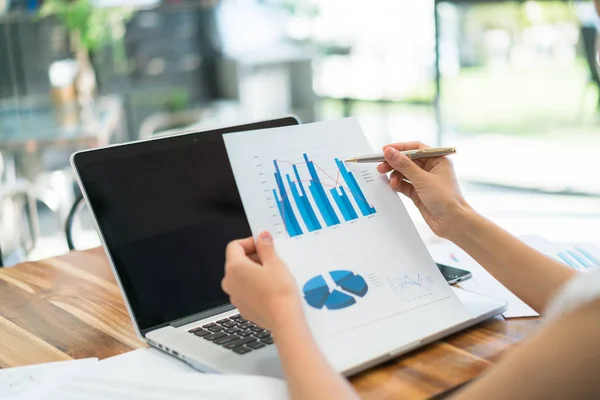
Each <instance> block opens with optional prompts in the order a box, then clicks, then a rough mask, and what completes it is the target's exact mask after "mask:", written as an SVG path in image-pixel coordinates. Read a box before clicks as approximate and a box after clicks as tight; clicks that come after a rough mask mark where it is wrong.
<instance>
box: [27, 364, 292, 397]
mask: <svg viewBox="0 0 600 400" xmlns="http://www.w3.org/2000/svg"><path fill="white" fill-rule="evenodd" d="M38 398H39V399H41V400H83V399H90V400H142V399H154V400H283V399H288V393H287V388H286V385H285V383H284V382H283V381H282V380H278V379H274V378H266V377H256V376H235V375H212V374H210V375H209V374H190V373H185V372H172V373H166V374H165V373H161V374H156V373H154V374H152V373H151V374H143V375H142V374H136V373H135V371H132V373H131V374H127V375H123V374H121V373H118V372H112V373H111V372H108V371H102V372H99V371H97V372H94V373H84V374H76V375H72V376H70V377H69V378H67V379H64V380H62V381H61V382H59V383H57V384H56V385H54V386H53V387H51V388H48V389H47V390H46V391H45V393H43V394H42V395H41V396H40V397H38Z"/></svg>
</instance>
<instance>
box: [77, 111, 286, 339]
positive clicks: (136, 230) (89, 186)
mask: <svg viewBox="0 0 600 400" xmlns="http://www.w3.org/2000/svg"><path fill="white" fill-rule="evenodd" d="M296 123H297V122H296V120H295V119H293V118H285V119H280V120H274V121H268V122H262V123H256V124H251V125H245V126H238V127H232V128H227V129H222V130H218V131H211V132H201V133H194V134H188V135H182V136H176V137H170V138H164V139H158V140H152V141H147V142H141V143H136V144H131V145H125V146H117V147H112V148H111V147H109V148H105V149H102V150H97V151H92V152H86V153H80V154H77V155H76V156H75V159H74V162H75V165H76V167H77V170H78V172H79V175H80V178H81V182H82V184H83V187H84V188H85V191H86V193H87V196H88V200H89V202H90V205H91V207H92V209H93V211H94V214H95V216H96V219H97V221H98V225H99V226H100V230H101V231H102V234H103V236H104V240H105V242H106V245H107V247H108V249H109V251H110V255H111V257H112V259H113V263H114V265H115V268H116V270H117V272H118V274H119V278H120V280H121V283H122V285H123V288H124V290H125V293H126V295H127V298H128V300H129V303H130V306H131V309H132V311H133V313H134V315H135V318H136V320H137V323H138V326H139V328H140V330H141V331H146V330H148V329H150V328H152V327H157V326H160V325H163V324H165V323H168V322H171V321H174V320H177V319H180V318H183V317H186V316H189V315H192V314H195V313H199V312H203V311H207V310H210V309H212V308H216V307H219V306H222V305H225V304H227V303H228V301H229V300H228V297H227V295H226V294H225V293H224V292H223V291H222V290H221V279H222V278H223V271H224V269H223V266H224V259H225V257H224V255H225V247H226V245H227V243H228V242H229V241H231V240H232V239H237V238H242V237H246V236H250V235H251V232H250V228H249V226H248V222H247V219H246V215H245V213H244V209H243V207H242V202H241V200H240V197H239V193H238V190H237V187H236V184H235V180H234V177H233V173H232V171H231V167H230V164H229V159H228V157H227V153H226V150H225V145H224V142H223V139H222V134H223V133H229V132H236V131H244V130H252V129H263V128H270V127H278V126H286V125H293V124H296Z"/></svg>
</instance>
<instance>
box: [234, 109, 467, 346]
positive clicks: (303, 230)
mask: <svg viewBox="0 0 600 400" xmlns="http://www.w3.org/2000/svg"><path fill="white" fill-rule="evenodd" d="M223 138H224V141H225V145H226V147H227V152H228V155H229V159H230V162H231V166H232V168H233V172H234V175H235V179H236V182H237V185H238V189H239V192H240V195H241V198H242V201H243V204H244V208H245V211H246V214H247V217H248V220H249V223H250V227H251V229H252V232H253V234H254V235H255V236H258V234H259V233H260V232H261V231H263V230H269V231H270V232H271V233H272V234H273V236H274V239H275V246H276V249H277V252H278V253H279V255H280V257H281V258H282V259H283V260H284V261H285V262H286V263H287V265H288V266H289V268H290V269H291V271H292V273H293V275H294V276H295V278H296V280H297V282H298V286H299V289H300V291H301V296H302V297H303V301H304V306H305V313H306V316H307V318H308V320H309V323H310V325H311V329H312V330H313V332H314V333H315V334H316V335H317V337H318V338H320V341H321V342H323V340H329V342H331V341H332V340H334V339H335V338H336V337H337V336H340V335H343V334H347V333H348V332H351V331H353V330H357V329H359V328H361V327H365V326H369V325H372V324H373V323H374V322H377V321H381V320H385V319H387V318H391V317H395V320H396V321H398V318H400V320H401V321H402V326H403V327H405V328H404V329H401V330H399V331H398V332H395V333H394V335H395V336H394V340H396V341H397V343H409V342H411V341H414V340H418V339H419V338H422V337H424V336H427V335H431V334H433V333H436V332H439V331H440V330H443V329H446V328H448V327H450V326H454V325H456V324H459V323H461V322H464V321H466V320H468V319H469V318H470V315H469V312H468V311H467V309H466V307H465V306H464V305H463V304H462V303H461V302H460V300H458V298H457V297H456V296H455V294H454V293H453V291H452V289H451V288H450V286H449V285H448V284H447V283H446V281H445V279H444V277H443V276H442V275H441V273H440V272H439V270H438V268H437V267H436V265H435V264H434V262H433V261H432V259H431V257H430V255H429V253H428V252H427V249H426V247H425V245H424V243H423V241H422V239H421V238H420V236H419V235H418V233H417V230H416V228H415V226H414V224H413V222H412V220H411V219H410V217H409V215H408V212H407V210H406V208H405V207H404V204H403V202H402V201H401V199H400V198H399V197H398V194H397V193H396V192H395V191H393V190H392V189H391V188H390V187H389V185H388V178H387V176H386V175H383V174H379V173H378V172H377V170H376V166H377V164H355V163H344V162H343V160H344V159H345V158H348V157H354V156H357V155H366V154H370V153H372V152H373V151H372V149H371V147H370V145H369V143H368V141H367V140H366V138H365V136H364V134H363V132H362V129H361V127H360V125H359V123H358V121H357V120H355V119H352V118H350V119H342V120H337V121H328V122H320V123H314V124H305V125H298V126H292V127H284V128H275V129H265V130H259V131H250V132H242V133H232V134H226V135H223ZM402 318H405V320H402ZM395 326H397V325H395Z"/></svg>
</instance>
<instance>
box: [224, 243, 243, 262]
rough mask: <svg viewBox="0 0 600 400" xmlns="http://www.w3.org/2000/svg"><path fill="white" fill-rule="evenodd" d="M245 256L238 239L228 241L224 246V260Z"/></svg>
mask: <svg viewBox="0 0 600 400" xmlns="http://www.w3.org/2000/svg"><path fill="white" fill-rule="evenodd" d="M245 256H246V249H244V246H242V244H241V243H240V240H234V241H232V242H229V244H228V245H227V247H226V248H225V261H229V260H233V259H238V258H240V257H245Z"/></svg>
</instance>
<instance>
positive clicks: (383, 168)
mask: <svg viewBox="0 0 600 400" xmlns="http://www.w3.org/2000/svg"><path fill="white" fill-rule="evenodd" d="M393 170H394V168H392V167H390V164H388V163H386V162H383V163H381V164H379V165H378V166H377V171H378V172H379V173H380V174H387V173H388V172H390V171H393Z"/></svg>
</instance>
